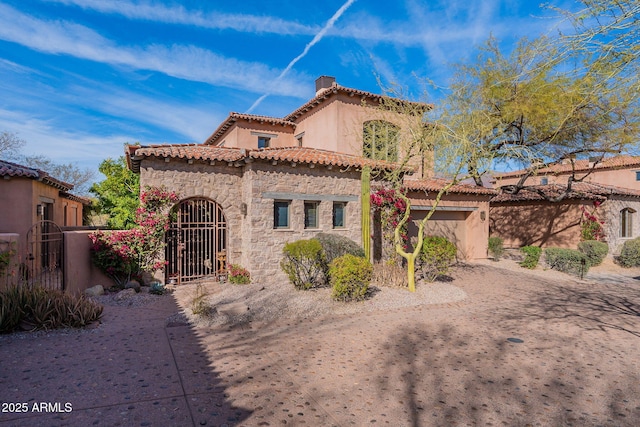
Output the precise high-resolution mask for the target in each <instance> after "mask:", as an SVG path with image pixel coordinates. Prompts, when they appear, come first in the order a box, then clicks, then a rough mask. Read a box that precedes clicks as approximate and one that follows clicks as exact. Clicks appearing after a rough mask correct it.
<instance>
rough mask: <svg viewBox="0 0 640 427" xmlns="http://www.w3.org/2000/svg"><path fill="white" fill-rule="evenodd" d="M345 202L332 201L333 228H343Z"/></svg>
mask: <svg viewBox="0 0 640 427" xmlns="http://www.w3.org/2000/svg"><path fill="white" fill-rule="evenodd" d="M345 208H346V203H344V202H333V228H344V214H345V210H346V209H345Z"/></svg>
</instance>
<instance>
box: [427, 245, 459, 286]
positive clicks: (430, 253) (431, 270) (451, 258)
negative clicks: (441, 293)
mask: <svg viewBox="0 0 640 427" xmlns="http://www.w3.org/2000/svg"><path fill="white" fill-rule="evenodd" d="M457 252H458V249H457V248H456V245H454V244H453V243H451V242H450V241H449V240H447V239H446V238H445V237H439V236H427V237H425V238H424V240H423V241H422V250H421V251H420V254H418V258H417V266H418V270H419V271H420V272H421V273H422V275H423V277H424V279H425V280H426V281H428V282H433V281H434V280H436V279H437V278H438V276H442V275H443V274H447V273H448V272H449V268H450V267H451V266H452V265H453V264H454V263H455V260H456V254H457Z"/></svg>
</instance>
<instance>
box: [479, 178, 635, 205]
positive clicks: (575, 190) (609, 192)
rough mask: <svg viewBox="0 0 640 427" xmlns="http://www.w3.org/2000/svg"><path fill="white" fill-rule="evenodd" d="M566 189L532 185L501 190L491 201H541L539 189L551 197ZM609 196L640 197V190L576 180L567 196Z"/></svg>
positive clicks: (554, 185)
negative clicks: (511, 190)
mask: <svg viewBox="0 0 640 427" xmlns="http://www.w3.org/2000/svg"><path fill="white" fill-rule="evenodd" d="M565 189H566V186H565V185H559V184H547V185H536V186H532V187H531V189H530V190H528V189H522V190H520V191H519V192H518V194H509V193H504V192H500V193H499V194H498V195H497V196H495V197H494V198H492V199H491V203H509V202H524V201H541V200H545V198H544V197H543V196H542V195H541V194H539V193H538V191H541V192H542V193H543V194H544V195H546V196H547V197H549V198H554V197H557V196H559V195H561V194H562V193H563V192H564V191H565ZM535 190H537V191H535ZM609 196H626V197H640V191H638V190H633V189H630V188H622V187H615V186H612V185H603V184H594V183H587V182H576V183H574V184H573V185H572V186H571V192H570V193H569V194H568V195H567V197H566V198H567V199H569V200H583V199H584V200H606V199H607V198H608V197H609Z"/></svg>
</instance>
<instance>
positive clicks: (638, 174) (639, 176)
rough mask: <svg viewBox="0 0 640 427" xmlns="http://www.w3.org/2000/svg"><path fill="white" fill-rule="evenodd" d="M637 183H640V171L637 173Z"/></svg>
mask: <svg viewBox="0 0 640 427" xmlns="http://www.w3.org/2000/svg"><path fill="white" fill-rule="evenodd" d="M636 181H640V171H636Z"/></svg>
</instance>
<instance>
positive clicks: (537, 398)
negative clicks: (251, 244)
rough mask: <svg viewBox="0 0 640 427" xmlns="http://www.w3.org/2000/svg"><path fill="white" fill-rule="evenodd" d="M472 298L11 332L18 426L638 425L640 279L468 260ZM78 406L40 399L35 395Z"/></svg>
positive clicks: (7, 395) (8, 352)
mask: <svg viewBox="0 0 640 427" xmlns="http://www.w3.org/2000/svg"><path fill="white" fill-rule="evenodd" d="M452 283H453V285H455V286H458V287H460V288H462V289H463V290H464V291H465V292H466V293H467V295H468V298H467V300H465V301H464V302H461V303H455V304H451V305H438V306H422V307H417V308H411V309H403V310H395V311H390V312H379V313H375V314H362V315H352V316H342V317H333V318H332V317H327V318H321V319H305V320H302V321H288V322H286V321H285V322H277V323H274V324H260V325H258V324H248V325H243V326H242V327H234V328H218V329H209V330H207V329H198V330H195V329H192V328H191V327H189V326H187V325H166V322H165V320H166V319H167V318H168V317H169V316H170V315H171V314H173V313H176V312H177V311H178V310H179V308H178V307H177V306H176V304H175V302H174V300H173V297H163V298H160V299H159V300H158V302H156V303H154V304H153V305H149V306H146V307H143V308H121V307H107V308H106V311H105V318H104V323H103V325H101V326H100V327H99V328H97V329H95V330H93V331H86V332H81V333H72V334H66V335H65V334H57V335H56V334H54V335H51V336H46V337H29V338H25V339H21V338H15V339H14V338H6V337H4V338H2V339H1V340H0V361H1V363H0V396H1V398H0V401H2V402H3V403H11V402H13V403H20V402H26V403H28V405H29V412H28V413H24V414H15V413H11V414H9V413H0V425H10V426H13V425H18V426H37V425H46V426H50V425H53V426H57V425H60V426H62V425H70V426H91V425H104V426H117V425H122V426H145V425H158V426H171V425H175V426H191V425H193V426H199V425H207V426H221V425H227V426H236V425H245V426H262V425H265V426H268V425H272V426H281V425H287V426H290V425H296V426H297V425H308V426H331V425H336V426H349V425H356V426H365V425H367V426H369V425H389V426H452V425H453V426H457V425H478V426H487V425H493V426H498V425H508V426H527V425H531V426H536V425H539V426H558V425H562V426H571V425H573V426H596V425H600V426H602V425H606V426H637V425H640V355H639V353H638V350H639V349H640V286H639V285H638V284H636V283H634V282H633V281H626V282H624V283H615V284H608V283H604V282H599V281H598V280H594V281H585V282H581V283H576V282H571V281H559V282H555V281H548V280H547V279H546V278H540V277H535V276H530V275H524V274H520V273H516V272H505V271H500V270H497V269H495V268H491V267H488V266H475V267H470V268H466V269H463V270H462V271H459V272H458V273H456V280H455V281H454V282H452ZM34 402H35V403H38V402H48V403H55V402H58V403H59V404H60V407H61V408H62V409H64V404H65V403H70V404H71V405H72V411H71V412H68V413H64V412H63V413H48V414H43V413H37V412H32V411H31V409H32V405H33V403H34Z"/></svg>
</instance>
